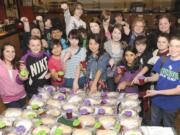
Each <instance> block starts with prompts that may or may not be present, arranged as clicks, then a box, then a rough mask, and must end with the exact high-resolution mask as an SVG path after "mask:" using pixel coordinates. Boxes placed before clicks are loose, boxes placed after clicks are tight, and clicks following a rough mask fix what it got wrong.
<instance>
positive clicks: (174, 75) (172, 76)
mask: <svg viewBox="0 0 180 135" xmlns="http://www.w3.org/2000/svg"><path fill="white" fill-rule="evenodd" d="M160 76H162V77H163V78H166V79H167V80H170V81H177V80H178V79H179V75H178V72H174V71H172V66H169V69H167V68H162V69H161V71H160Z"/></svg>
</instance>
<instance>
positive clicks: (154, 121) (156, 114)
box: [151, 103, 176, 127]
mask: <svg viewBox="0 0 180 135" xmlns="http://www.w3.org/2000/svg"><path fill="white" fill-rule="evenodd" d="M175 116H176V112H168V111H166V110H164V109H162V108H160V107H158V106H156V105H154V104H153V103H152V104H151V125H152V126H161V121H162V122H163V126H165V127H175V125H174V123H175Z"/></svg>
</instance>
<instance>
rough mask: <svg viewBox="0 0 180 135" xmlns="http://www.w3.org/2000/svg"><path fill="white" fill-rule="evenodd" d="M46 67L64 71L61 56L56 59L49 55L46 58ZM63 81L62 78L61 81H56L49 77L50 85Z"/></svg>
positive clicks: (60, 83) (59, 83)
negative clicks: (47, 58)
mask: <svg viewBox="0 0 180 135" xmlns="http://www.w3.org/2000/svg"><path fill="white" fill-rule="evenodd" d="M48 69H49V70H55V71H56V72H58V71H64V64H63V62H62V60H61V58H60V57H59V59H57V58H54V57H53V56H51V57H50V58H49V60H48ZM63 82H64V79H63V80H62V81H56V80H53V79H51V83H52V85H62V84H63Z"/></svg>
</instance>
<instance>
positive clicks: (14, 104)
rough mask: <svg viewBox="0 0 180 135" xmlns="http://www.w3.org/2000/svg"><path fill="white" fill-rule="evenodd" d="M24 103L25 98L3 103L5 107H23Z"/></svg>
mask: <svg viewBox="0 0 180 135" xmlns="http://www.w3.org/2000/svg"><path fill="white" fill-rule="evenodd" d="M25 104H26V98H23V99H19V100H17V101H13V102H10V103H7V104H5V106H6V107H7V108H23V107H24V106H25Z"/></svg>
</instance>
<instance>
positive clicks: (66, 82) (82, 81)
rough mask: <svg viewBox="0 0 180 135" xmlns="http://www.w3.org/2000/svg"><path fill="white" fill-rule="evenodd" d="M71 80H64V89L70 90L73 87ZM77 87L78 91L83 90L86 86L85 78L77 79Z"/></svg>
mask: <svg viewBox="0 0 180 135" xmlns="http://www.w3.org/2000/svg"><path fill="white" fill-rule="evenodd" d="M73 81H74V79H73V78H64V84H63V86H64V87H68V88H72V87H73ZM78 85H79V88H80V89H83V88H84V86H85V85H86V77H81V78H79V81H78Z"/></svg>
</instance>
